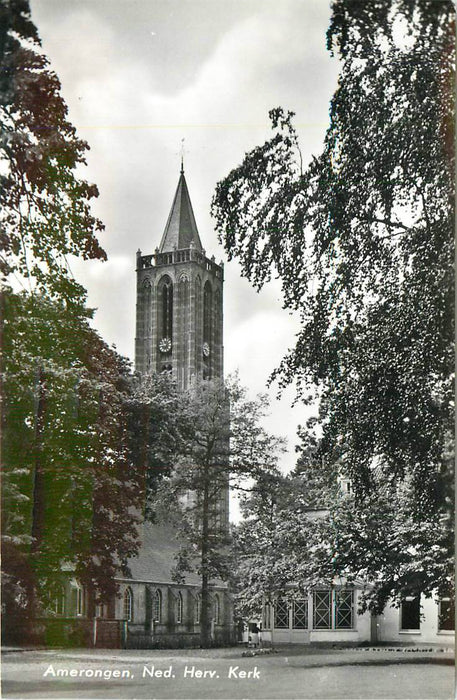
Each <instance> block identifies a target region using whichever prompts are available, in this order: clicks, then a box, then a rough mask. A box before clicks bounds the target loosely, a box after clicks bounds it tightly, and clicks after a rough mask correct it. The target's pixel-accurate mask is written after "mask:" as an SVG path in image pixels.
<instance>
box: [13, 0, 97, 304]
mask: <svg viewBox="0 0 457 700" xmlns="http://www.w3.org/2000/svg"><path fill="white" fill-rule="evenodd" d="M0 58H1V64H2V72H1V75H0V118H1V131H0V147H1V148H0V159H1V160H0V248H1V251H2V252H1V255H0V271H1V274H2V276H3V278H4V279H6V280H11V281H12V283H13V284H14V285H15V286H16V287H17V285H18V284H20V285H22V286H23V288H24V289H26V290H28V291H33V290H39V291H40V292H41V293H43V292H46V294H48V295H50V296H52V297H54V298H60V299H63V300H64V301H65V303H66V304H67V305H69V306H73V307H78V306H79V307H80V309H81V310H83V303H84V300H85V296H86V294H85V290H84V288H83V287H82V286H81V285H79V284H78V283H77V282H76V281H75V280H74V279H73V276H72V274H71V270H70V266H69V260H70V258H71V256H72V255H77V256H81V257H82V258H84V259H91V258H99V259H102V260H103V259H105V258H106V255H105V252H104V251H103V249H102V248H101V247H100V245H99V243H98V241H97V238H96V234H97V232H99V231H101V230H102V229H103V224H102V223H101V222H100V221H99V220H98V219H97V218H95V217H94V216H93V215H92V214H91V211H90V200H92V199H93V198H94V197H96V196H97V195H98V191H97V187H96V186H95V185H91V184H89V183H87V182H86V181H85V180H83V179H80V178H78V177H77V176H76V169H77V167H78V166H79V165H81V164H84V163H85V162H86V161H85V154H86V151H87V150H88V148H89V147H88V145H87V143H86V142H85V141H82V140H81V139H79V138H78V137H77V136H76V132H75V128H74V127H73V126H72V124H71V123H70V122H69V121H68V119H67V112H68V110H67V106H66V104H65V102H64V100H63V99H62V96H61V94H60V82H59V79H58V77H57V76H56V75H55V73H53V72H52V71H51V70H50V69H49V61H48V59H47V58H46V56H45V55H44V54H43V52H42V50H41V42H40V39H39V36H38V32H37V29H36V27H35V26H34V24H33V22H32V21H31V18H30V7H29V2H28V0H1V3H0ZM13 279H14V282H13ZM83 312H84V313H87V311H86V310H85V311H83Z"/></svg>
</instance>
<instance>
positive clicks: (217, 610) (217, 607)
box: [214, 593, 221, 625]
mask: <svg viewBox="0 0 457 700" xmlns="http://www.w3.org/2000/svg"><path fill="white" fill-rule="evenodd" d="M214 624H215V625H220V624H221V602H220V600H219V596H218V595H217V593H216V595H215V596H214Z"/></svg>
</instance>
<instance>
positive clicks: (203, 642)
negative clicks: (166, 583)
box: [200, 479, 211, 649]
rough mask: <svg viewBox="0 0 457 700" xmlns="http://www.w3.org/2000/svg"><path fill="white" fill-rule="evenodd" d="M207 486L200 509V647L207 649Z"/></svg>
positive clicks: (208, 645)
mask: <svg viewBox="0 0 457 700" xmlns="http://www.w3.org/2000/svg"><path fill="white" fill-rule="evenodd" d="M208 520H209V484H208V480H207V479H205V483H204V487H203V508H202V552H201V554H202V611H201V620H200V646H201V647H202V648H203V649H207V648H208V647H210V646H211V615H210V597H209V575H208V544H209V543H208V535H209V524H208Z"/></svg>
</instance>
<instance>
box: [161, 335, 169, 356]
mask: <svg viewBox="0 0 457 700" xmlns="http://www.w3.org/2000/svg"><path fill="white" fill-rule="evenodd" d="M159 350H160V352H163V353H167V352H170V350H171V340H170V338H162V340H161V341H160V343H159Z"/></svg>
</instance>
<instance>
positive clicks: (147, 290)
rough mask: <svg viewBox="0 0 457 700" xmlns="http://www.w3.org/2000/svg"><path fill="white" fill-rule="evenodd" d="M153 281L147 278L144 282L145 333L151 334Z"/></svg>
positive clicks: (146, 334)
mask: <svg viewBox="0 0 457 700" xmlns="http://www.w3.org/2000/svg"><path fill="white" fill-rule="evenodd" d="M151 292H152V290H151V282H150V281H149V279H147V278H146V279H145V280H144V282H143V311H144V319H143V322H144V335H145V336H150V335H151Z"/></svg>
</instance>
